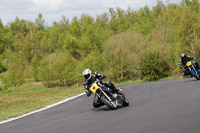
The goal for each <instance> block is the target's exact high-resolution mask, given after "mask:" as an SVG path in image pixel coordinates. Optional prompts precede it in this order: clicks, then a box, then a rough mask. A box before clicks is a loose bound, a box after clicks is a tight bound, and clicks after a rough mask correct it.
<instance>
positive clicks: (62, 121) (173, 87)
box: [0, 78, 200, 133]
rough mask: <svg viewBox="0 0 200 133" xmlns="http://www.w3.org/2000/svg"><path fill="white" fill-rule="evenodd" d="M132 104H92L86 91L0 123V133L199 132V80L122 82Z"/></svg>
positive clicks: (91, 98)
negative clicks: (63, 101) (69, 99)
mask: <svg viewBox="0 0 200 133" xmlns="http://www.w3.org/2000/svg"><path fill="white" fill-rule="evenodd" d="M122 89H123V90H124V92H125V94H126V95H127V98H128V99H129V101H130V106H129V107H125V108H120V109H118V110H115V111H112V110H109V109H108V108H107V107H105V106H103V107H101V108H99V109H94V108H93V107H92V100H93V96H91V97H89V98H87V96H86V95H83V96H81V97H78V98H76V99H73V100H71V101H68V102H66V103H63V104H61V105H58V106H55V107H52V108H50V109H48V110H45V111H42V112H39V113H36V114H32V115H30V116H27V117H24V118H21V119H18V120H15V121H12V122H8V123H5V124H2V125H0V133H200V81H197V80H195V79H193V78H189V79H179V80H170V81H160V82H151V83H142V84H135V85H128V86H122Z"/></svg>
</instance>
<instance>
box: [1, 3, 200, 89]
mask: <svg viewBox="0 0 200 133" xmlns="http://www.w3.org/2000/svg"><path fill="white" fill-rule="evenodd" d="M199 43H200V2H199V1H198V0H182V1H181V2H180V4H172V3H169V2H168V3H167V4H164V3H163V2H162V1H159V0H158V2H157V5H156V6H154V7H153V8H152V9H150V8H149V7H148V6H145V7H143V8H141V9H140V10H138V11H133V10H132V9H131V8H128V9H127V10H123V9H121V8H116V9H114V8H110V9H109V11H108V12H105V13H103V14H100V15H97V17H95V18H94V17H91V16H89V15H87V14H83V15H82V16H81V17H80V18H77V17H74V18H73V20H72V21H71V22H70V21H69V20H68V19H66V17H65V16H63V17H62V19H61V20H60V21H59V22H56V21H55V22H54V23H53V24H52V26H48V25H47V24H46V22H45V20H44V19H43V16H42V14H41V13H40V14H39V15H38V17H37V18H36V19H35V22H32V21H27V20H23V19H20V18H18V17H16V19H15V21H13V22H10V23H8V24H6V25H3V23H2V21H0V78H1V80H2V83H3V90H6V89H8V88H9V87H10V86H18V85H21V84H24V83H27V82H43V84H44V85H46V86H48V87H52V86H71V85H73V84H77V83H82V81H83V76H82V71H83V70H84V69H85V68H90V69H91V70H92V71H98V72H101V73H105V74H106V75H107V77H108V79H110V80H114V81H118V82H119V81H123V80H128V79H144V80H147V81H153V80H157V79H159V78H163V77H167V76H170V75H174V74H175V73H176V72H177V71H179V70H178V67H177V63H179V61H180V53H182V52H185V53H187V54H188V55H191V56H195V57H197V60H198V61H199V59H200V45H199Z"/></svg>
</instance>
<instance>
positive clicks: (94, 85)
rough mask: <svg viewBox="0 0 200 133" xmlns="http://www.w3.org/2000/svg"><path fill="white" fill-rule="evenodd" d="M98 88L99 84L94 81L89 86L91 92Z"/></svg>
mask: <svg viewBox="0 0 200 133" xmlns="http://www.w3.org/2000/svg"><path fill="white" fill-rule="evenodd" d="M98 89H99V86H98V85H97V84H96V83H94V84H93V85H92V86H91V87H90V90H91V91H92V92H93V93H96V91H97V90H98Z"/></svg>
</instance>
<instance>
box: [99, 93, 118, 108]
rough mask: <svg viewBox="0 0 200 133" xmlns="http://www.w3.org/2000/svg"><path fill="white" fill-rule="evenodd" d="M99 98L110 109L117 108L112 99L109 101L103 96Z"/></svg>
mask: <svg viewBox="0 0 200 133" xmlns="http://www.w3.org/2000/svg"><path fill="white" fill-rule="evenodd" d="M101 100H102V101H103V103H104V104H105V105H106V106H107V107H108V108H110V109H112V110H116V109H117V105H116V104H115V103H114V102H113V101H112V102H110V101H109V100H108V99H107V98H106V97H105V96H101Z"/></svg>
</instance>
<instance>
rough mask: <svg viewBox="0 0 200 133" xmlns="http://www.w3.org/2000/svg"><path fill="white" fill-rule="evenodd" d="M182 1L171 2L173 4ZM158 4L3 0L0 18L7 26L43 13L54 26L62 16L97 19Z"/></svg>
mask: <svg viewBox="0 0 200 133" xmlns="http://www.w3.org/2000/svg"><path fill="white" fill-rule="evenodd" d="M163 1H164V2H165V1H166V0H163ZM180 1H181V0H170V2H173V3H178V2H180ZM156 3H157V0H1V2H0V18H1V19H2V20H3V22H4V23H5V24H7V23H8V22H10V21H14V19H15V17H16V16H18V17H19V18H20V19H25V20H31V21H34V20H35V18H37V15H38V14H39V13H42V15H43V17H44V19H45V20H46V21H47V22H48V23H49V24H52V22H53V21H60V19H61V17H62V15H65V16H66V18H69V19H72V18H73V17H74V16H78V17H80V16H81V14H83V13H86V14H89V15H91V16H93V17H95V16H96V15H97V14H102V13H104V12H107V11H108V9H109V8H111V7H112V8H115V7H121V8H122V9H124V10H126V9H127V8H128V7H131V9H132V10H138V9H140V8H141V7H144V6H146V5H147V6H149V7H150V8H151V7H152V6H155V5H156Z"/></svg>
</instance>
